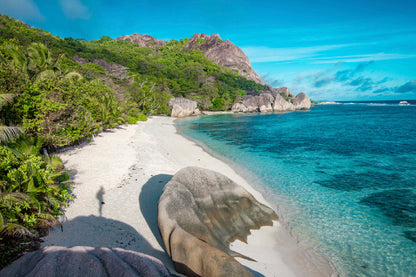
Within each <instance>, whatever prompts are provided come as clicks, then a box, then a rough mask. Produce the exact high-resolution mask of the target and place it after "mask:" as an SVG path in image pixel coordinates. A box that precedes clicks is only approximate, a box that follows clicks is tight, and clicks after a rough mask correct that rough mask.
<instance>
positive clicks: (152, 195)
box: [139, 174, 173, 249]
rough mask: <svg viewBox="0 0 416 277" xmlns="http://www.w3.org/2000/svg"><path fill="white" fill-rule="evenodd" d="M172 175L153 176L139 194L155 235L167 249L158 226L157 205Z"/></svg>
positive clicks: (147, 219) (140, 202)
mask: <svg viewBox="0 0 416 277" xmlns="http://www.w3.org/2000/svg"><path fill="white" fill-rule="evenodd" d="M172 177H173V176H172V175H167V174H159V175H156V176H153V177H152V178H150V179H149V180H148V181H147V182H146V184H144V185H143V187H142V191H141V193H140V195H139V204H140V209H141V210H142V214H143V216H144V218H145V219H146V222H147V224H148V225H149V227H150V229H151V230H152V233H153V235H154V236H155V238H156V239H157V241H158V243H159V245H160V246H161V247H162V248H163V249H165V245H164V244H163V241H162V237H161V236H160V232H159V227H158V226H157V205H158V203H159V198H160V196H161V195H162V192H163V188H164V187H165V185H166V184H167V183H168V182H169V181H170V179H172Z"/></svg>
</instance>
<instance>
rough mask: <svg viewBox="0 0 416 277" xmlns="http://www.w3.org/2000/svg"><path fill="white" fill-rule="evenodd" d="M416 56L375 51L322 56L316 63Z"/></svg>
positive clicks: (381, 59) (355, 61) (354, 61)
mask: <svg viewBox="0 0 416 277" xmlns="http://www.w3.org/2000/svg"><path fill="white" fill-rule="evenodd" d="M410 58H416V55H415V54H396V53H390V54H386V53H375V54H366V55H350V56H334V57H320V58H318V59H317V60H316V61H315V62H314V63H317V64H320V63H334V62H344V63H357V62H368V61H383V60H398V59H410Z"/></svg>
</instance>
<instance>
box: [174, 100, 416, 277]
mask: <svg viewBox="0 0 416 277" xmlns="http://www.w3.org/2000/svg"><path fill="white" fill-rule="evenodd" d="M409 102H410V103H411V104H412V105H398V101H396V102H395V103H394V102H375V103H349V104H344V105H323V106H315V107H313V108H312V110H311V111H308V112H292V113H282V114H244V115H243V114H240V115H234V114H227V115H213V116H201V117H198V118H191V119H185V120H180V121H178V123H177V126H178V128H179V129H180V130H181V131H182V132H183V133H184V134H185V135H186V136H188V137H190V138H192V139H194V140H196V141H198V142H200V143H201V144H202V145H203V146H204V147H206V148H207V149H209V151H211V152H212V153H214V154H216V155H218V156H220V157H222V158H223V159H226V160H228V161H229V162H231V163H233V164H234V165H235V168H236V170H237V171H238V172H239V173H240V174H242V175H243V176H244V177H246V178H248V179H249V180H250V181H251V182H252V183H253V185H254V187H255V188H256V189H258V190H260V191H262V192H263V194H264V195H265V196H266V198H267V199H268V200H269V201H270V202H271V203H273V205H275V207H277V209H278V213H279V216H280V218H281V222H283V224H285V225H286V226H287V227H288V228H289V229H290V230H291V233H292V234H294V236H296V237H297V238H298V239H299V240H300V241H305V242H307V243H308V244H309V245H310V247H312V248H314V249H317V250H318V251H319V252H321V253H322V254H323V255H325V256H326V257H327V258H328V259H329V260H330V261H331V262H332V263H333V265H334V266H335V268H336V270H337V271H338V272H339V273H340V275H341V276H416V103H412V101H409Z"/></svg>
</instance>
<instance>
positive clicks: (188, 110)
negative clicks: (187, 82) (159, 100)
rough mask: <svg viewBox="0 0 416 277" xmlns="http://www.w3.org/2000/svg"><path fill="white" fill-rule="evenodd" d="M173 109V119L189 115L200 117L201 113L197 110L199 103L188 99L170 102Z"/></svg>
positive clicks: (177, 98)
mask: <svg viewBox="0 0 416 277" xmlns="http://www.w3.org/2000/svg"><path fill="white" fill-rule="evenodd" d="M169 105H170V106H171V107H172V112H171V117H185V116H189V115H200V114H201V112H200V111H199V110H198V109H197V108H196V106H197V103H196V102H195V101H192V100H189V99H187V98H182V97H176V98H172V99H170V101H169Z"/></svg>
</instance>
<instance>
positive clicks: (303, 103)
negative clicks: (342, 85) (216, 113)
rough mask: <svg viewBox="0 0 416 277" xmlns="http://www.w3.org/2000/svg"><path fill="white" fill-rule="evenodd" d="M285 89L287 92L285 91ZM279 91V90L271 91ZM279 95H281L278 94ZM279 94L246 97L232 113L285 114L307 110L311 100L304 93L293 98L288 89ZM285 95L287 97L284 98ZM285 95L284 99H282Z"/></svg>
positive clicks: (235, 105)
mask: <svg viewBox="0 0 416 277" xmlns="http://www.w3.org/2000/svg"><path fill="white" fill-rule="evenodd" d="M286 89H287V90H286ZM273 90H275V91H280V90H279V89H273ZM280 93H281V94H280ZM280 93H270V92H263V93H261V94H259V95H246V96H245V97H244V100H243V101H241V103H236V104H234V105H233V107H232V108H231V110H232V111H233V112H236V113H237V112H263V113H264V112H273V111H275V112H285V111H295V110H308V109H310V107H311V100H310V99H309V98H308V96H306V94H304V93H299V94H298V95H296V96H294V95H292V94H290V90H289V89H288V88H283V90H282V91H281V92H280ZM286 93H287V94H288V95H289V96H286ZM283 95H285V97H283Z"/></svg>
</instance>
